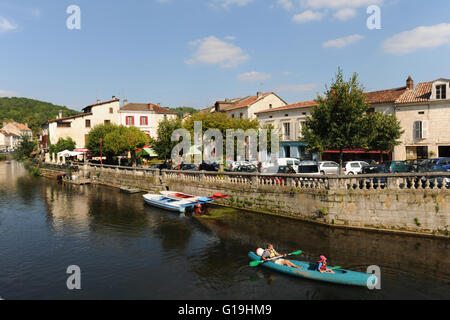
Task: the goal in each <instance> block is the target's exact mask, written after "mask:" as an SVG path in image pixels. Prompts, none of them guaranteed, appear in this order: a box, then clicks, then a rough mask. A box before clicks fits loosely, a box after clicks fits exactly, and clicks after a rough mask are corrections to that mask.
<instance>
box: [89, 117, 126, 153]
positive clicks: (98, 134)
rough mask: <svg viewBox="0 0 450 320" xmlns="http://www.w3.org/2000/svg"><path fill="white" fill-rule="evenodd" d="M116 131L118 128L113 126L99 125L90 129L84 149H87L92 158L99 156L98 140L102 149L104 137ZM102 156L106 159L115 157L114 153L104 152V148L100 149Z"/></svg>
mask: <svg viewBox="0 0 450 320" xmlns="http://www.w3.org/2000/svg"><path fill="white" fill-rule="evenodd" d="M117 129H118V126H117V125H115V124H100V125H97V126H95V127H94V128H92V129H91V131H89V134H88V138H87V144H86V148H88V149H89V151H90V152H91V154H92V155H93V156H94V157H98V156H100V138H102V140H103V143H102V147H103V145H104V140H105V137H106V135H107V134H108V133H111V132H114V131H115V130H117ZM102 154H103V155H105V156H106V157H112V156H114V155H115V154H114V152H112V151H111V150H105V148H102Z"/></svg>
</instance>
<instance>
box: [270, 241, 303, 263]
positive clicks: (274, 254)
mask: <svg viewBox="0 0 450 320" xmlns="http://www.w3.org/2000/svg"><path fill="white" fill-rule="evenodd" d="M286 256H287V254H280V253H278V252H276V251H275V249H274V248H273V245H272V244H271V243H268V244H267V248H266V249H265V250H264V252H263V253H262V255H261V258H262V259H263V260H265V261H269V260H271V261H273V262H274V263H276V264H279V265H280V266H286V267H291V268H297V269H302V267H299V266H297V265H296V264H294V263H292V262H291V261H289V260H287V259H283V258H282V257H286ZM276 257H278V258H277V259H274V260H272V259H273V258H276Z"/></svg>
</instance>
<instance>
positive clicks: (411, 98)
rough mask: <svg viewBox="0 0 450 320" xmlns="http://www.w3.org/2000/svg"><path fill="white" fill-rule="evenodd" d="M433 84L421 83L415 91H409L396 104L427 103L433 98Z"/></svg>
mask: <svg viewBox="0 0 450 320" xmlns="http://www.w3.org/2000/svg"><path fill="white" fill-rule="evenodd" d="M432 85H433V82H421V83H419V84H418V85H417V87H416V89H414V90H407V91H406V92H405V93H403V95H402V96H400V97H399V98H398V99H397V100H396V101H395V103H399V104H401V103H414V102H426V101H429V100H430V98H431V91H432Z"/></svg>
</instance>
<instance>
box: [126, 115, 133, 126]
mask: <svg viewBox="0 0 450 320" xmlns="http://www.w3.org/2000/svg"><path fill="white" fill-rule="evenodd" d="M126 124H127V126H134V117H133V116H127V118H126Z"/></svg>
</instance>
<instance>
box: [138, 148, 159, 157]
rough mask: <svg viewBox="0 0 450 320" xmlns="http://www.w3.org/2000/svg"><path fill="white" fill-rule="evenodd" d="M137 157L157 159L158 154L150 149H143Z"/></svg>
mask: <svg viewBox="0 0 450 320" xmlns="http://www.w3.org/2000/svg"><path fill="white" fill-rule="evenodd" d="M136 155H138V156H149V157H157V156H158V154H157V153H156V152H155V150H153V149H152V148H150V147H144V148H142V149H141V150H140V151H139V152H138V153H137V154H136Z"/></svg>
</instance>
